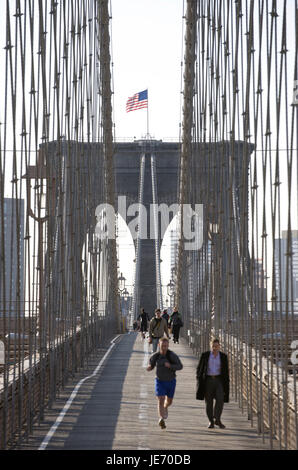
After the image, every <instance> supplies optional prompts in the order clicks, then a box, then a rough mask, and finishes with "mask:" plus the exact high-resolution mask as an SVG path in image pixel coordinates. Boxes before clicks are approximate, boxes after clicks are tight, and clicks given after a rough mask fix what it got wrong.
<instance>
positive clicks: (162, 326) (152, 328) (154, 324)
mask: <svg viewBox="0 0 298 470" xmlns="http://www.w3.org/2000/svg"><path fill="white" fill-rule="evenodd" d="M164 335H166V336H167V337H168V338H169V331H168V324H167V322H166V321H165V319H164V318H161V311H160V309H159V308H157V309H156V310H155V316H154V317H153V318H151V320H150V323H149V343H152V352H156V350H157V346H158V342H159V340H160V338H162V337H163V336H164Z"/></svg>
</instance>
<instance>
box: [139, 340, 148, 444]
mask: <svg viewBox="0 0 298 470" xmlns="http://www.w3.org/2000/svg"><path fill="white" fill-rule="evenodd" d="M149 356H150V352H149V343H148V340H147V338H146V339H145V340H144V359H143V364H142V368H143V369H146V368H147V366H148V363H149ZM142 377H143V378H145V377H144V372H143V374H142V376H141V378H142ZM140 399H141V401H144V400H145V401H147V400H148V385H147V384H146V383H140ZM148 408H149V405H148V404H147V403H140V406H139V420H140V423H141V429H142V431H141V433H140V435H139V445H138V450H150V449H149V447H145V446H146V439H147V431H148Z"/></svg>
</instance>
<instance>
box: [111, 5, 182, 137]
mask: <svg viewBox="0 0 298 470" xmlns="http://www.w3.org/2000/svg"><path fill="white" fill-rule="evenodd" d="M182 14H183V0H162V1H161V0H129V1H123V0H112V46H113V63H114V69H113V70H114V92H115V94H114V113H115V114H114V120H115V123H116V138H117V139H121V137H126V138H127V137H134V136H136V137H137V138H140V137H142V136H143V135H144V134H145V133H146V129H147V124H146V123H147V111H146V110H138V111H133V112H130V113H126V109H125V106H126V101H127V98H128V97H130V96H132V95H134V94H135V93H137V92H139V91H142V90H145V89H148V98H149V131H150V134H151V135H152V136H153V137H155V138H157V139H160V138H162V139H164V138H166V137H171V138H177V137H178V136H179V122H180V96H181V94H180V91H181V57H182V56H181V54H182Z"/></svg>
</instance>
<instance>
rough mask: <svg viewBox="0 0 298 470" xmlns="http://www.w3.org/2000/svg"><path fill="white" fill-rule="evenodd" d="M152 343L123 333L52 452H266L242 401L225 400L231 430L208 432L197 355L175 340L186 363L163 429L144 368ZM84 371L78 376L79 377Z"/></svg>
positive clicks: (38, 436) (41, 433) (33, 442)
mask: <svg viewBox="0 0 298 470" xmlns="http://www.w3.org/2000/svg"><path fill="white" fill-rule="evenodd" d="M149 348H151V346H149V344H148V342H147V340H142V339H141V336H140V335H136V333H130V334H125V335H123V336H121V337H120V338H119V339H118V340H117V342H116V345H115V347H114V348H113V349H112V351H111V353H110V355H109V356H108V357H107V359H106V361H105V362H104V365H103V367H102V368H101V369H100V370H99V372H98V374H97V375H96V376H95V377H91V378H89V379H88V380H86V381H85V382H84V383H83V384H82V386H81V388H80V389H79V391H78V394H77V395H76V397H75V398H74V400H73V402H72V404H71V405H70V407H69V409H68V411H67V412H66V414H65V416H64V418H63V420H62V422H61V424H59V426H58V428H57V429H56V430H55V433H54V435H53V436H52V437H51V439H50V441H49V443H48V445H47V447H46V448H47V449H48V450H51V449H56V450H59V449H60V450H66V449H68V450H69V449H72V450H76V449H107V450H110V449H113V450H131V449H136V450H145V449H148V450H151V449H152V450H154V449H158V450H168V449H170V450H181V449H184V450H202V449H208V450H220V449H234V450H244V449H246V450H257V449H259V450H262V449H263V450H267V449H269V441H267V442H265V443H263V442H262V438H261V437H259V436H258V435H257V433H256V430H255V429H254V428H252V427H251V425H250V421H247V418H246V416H245V415H243V414H242V413H241V410H240V409H239V407H238V404H237V403H235V402H234V401H233V398H232V399H231V402H230V403H228V404H225V407H224V411H223V415H222V421H223V423H224V424H225V425H226V429H224V430H221V429H219V428H217V427H216V428H215V429H207V426H208V419H207V417H206V414H205V404H204V402H203V401H198V400H196V399H195V390H196V377H195V375H196V374H195V373H196V367H197V364H198V359H197V358H196V357H195V356H194V355H193V354H192V351H191V349H190V348H189V347H188V345H187V344H186V342H185V341H184V340H182V341H181V342H180V344H173V342H172V341H171V342H170V349H173V350H174V351H175V352H176V353H177V354H178V355H179V357H180V359H181V361H182V363H183V366H184V367H183V370H182V371H178V372H177V387H176V393H175V397H174V402H173V405H172V406H171V407H170V408H169V417H168V419H167V421H166V424H167V428H166V429H165V430H162V429H160V427H159V426H158V416H157V400H156V398H155V393H154V378H155V371H151V372H147V371H146V367H147V364H148V359H149V356H150V352H149ZM102 356H103V351H100V354H99V355H98V356H97V357H94V358H93V360H92V361H91V362H90V364H89V370H88V372H87V373H85V377H86V376H89V375H90V373H92V371H93V370H94V369H95V368H96V366H97V364H98V363H99V361H100V358H101V357H102ZM83 377H84V375H82V376H80V377H78V378H77V379H76V381H77V382H78V381H79V380H80V379H81V378H83ZM74 385H75V384H72V385H68V387H67V388H66V389H65V391H64V392H63V394H61V397H60V399H59V400H57V402H55V404H54V406H53V408H52V410H51V411H50V412H48V413H47V414H46V417H45V421H44V423H42V425H41V426H36V428H35V430H34V434H33V436H32V437H30V439H29V441H28V443H26V444H25V443H24V444H23V445H22V446H21V447H19V448H21V449H38V448H39V447H40V444H41V443H42V441H43V440H44V438H45V436H46V435H47V434H48V432H49V430H50V428H51V426H52V424H53V423H54V422H55V420H56V418H57V416H58V415H59V412H60V410H61V409H62V408H63V406H64V404H65V402H66V401H67V399H68V396H69V395H70V393H71V391H72V390H73V388H74Z"/></svg>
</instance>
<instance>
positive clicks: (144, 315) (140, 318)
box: [137, 308, 150, 338]
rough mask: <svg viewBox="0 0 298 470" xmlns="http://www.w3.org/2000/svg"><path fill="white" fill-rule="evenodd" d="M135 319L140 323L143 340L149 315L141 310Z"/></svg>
mask: <svg viewBox="0 0 298 470" xmlns="http://www.w3.org/2000/svg"><path fill="white" fill-rule="evenodd" d="M137 319H138V321H140V322H141V326H140V331H141V335H142V338H145V336H146V332H147V330H148V322H149V321H150V318H149V315H148V313H146V312H145V310H144V309H143V308H141V313H140V315H139V316H138V318H137Z"/></svg>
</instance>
